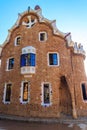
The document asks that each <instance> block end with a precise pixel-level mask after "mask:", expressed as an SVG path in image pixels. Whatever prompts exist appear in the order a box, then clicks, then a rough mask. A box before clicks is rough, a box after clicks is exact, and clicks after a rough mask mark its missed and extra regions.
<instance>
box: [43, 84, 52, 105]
mask: <svg viewBox="0 0 87 130" xmlns="http://www.w3.org/2000/svg"><path fill="white" fill-rule="evenodd" d="M51 96H52V91H51V85H50V84H49V83H44V84H42V105H43V106H49V105H51Z"/></svg>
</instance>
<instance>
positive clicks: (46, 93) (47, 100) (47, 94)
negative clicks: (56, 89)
mask: <svg viewBox="0 0 87 130" xmlns="http://www.w3.org/2000/svg"><path fill="white" fill-rule="evenodd" d="M44 103H50V90H49V84H44Z"/></svg>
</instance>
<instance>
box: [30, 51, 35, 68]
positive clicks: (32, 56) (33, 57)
mask: <svg viewBox="0 0 87 130" xmlns="http://www.w3.org/2000/svg"><path fill="white" fill-rule="evenodd" d="M30 65H31V66H35V54H32V53H31V64H30Z"/></svg>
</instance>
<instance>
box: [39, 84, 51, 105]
mask: <svg viewBox="0 0 87 130" xmlns="http://www.w3.org/2000/svg"><path fill="white" fill-rule="evenodd" d="M45 84H48V85H49V95H50V99H49V100H50V102H49V103H45V102H44V85H45ZM41 105H42V106H44V107H49V106H51V105H52V87H51V83H49V82H42V84H41Z"/></svg>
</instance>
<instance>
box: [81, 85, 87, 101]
mask: <svg viewBox="0 0 87 130" xmlns="http://www.w3.org/2000/svg"><path fill="white" fill-rule="evenodd" d="M81 87H82V96H83V100H84V101H87V86H86V84H85V83H82V85H81Z"/></svg>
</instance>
